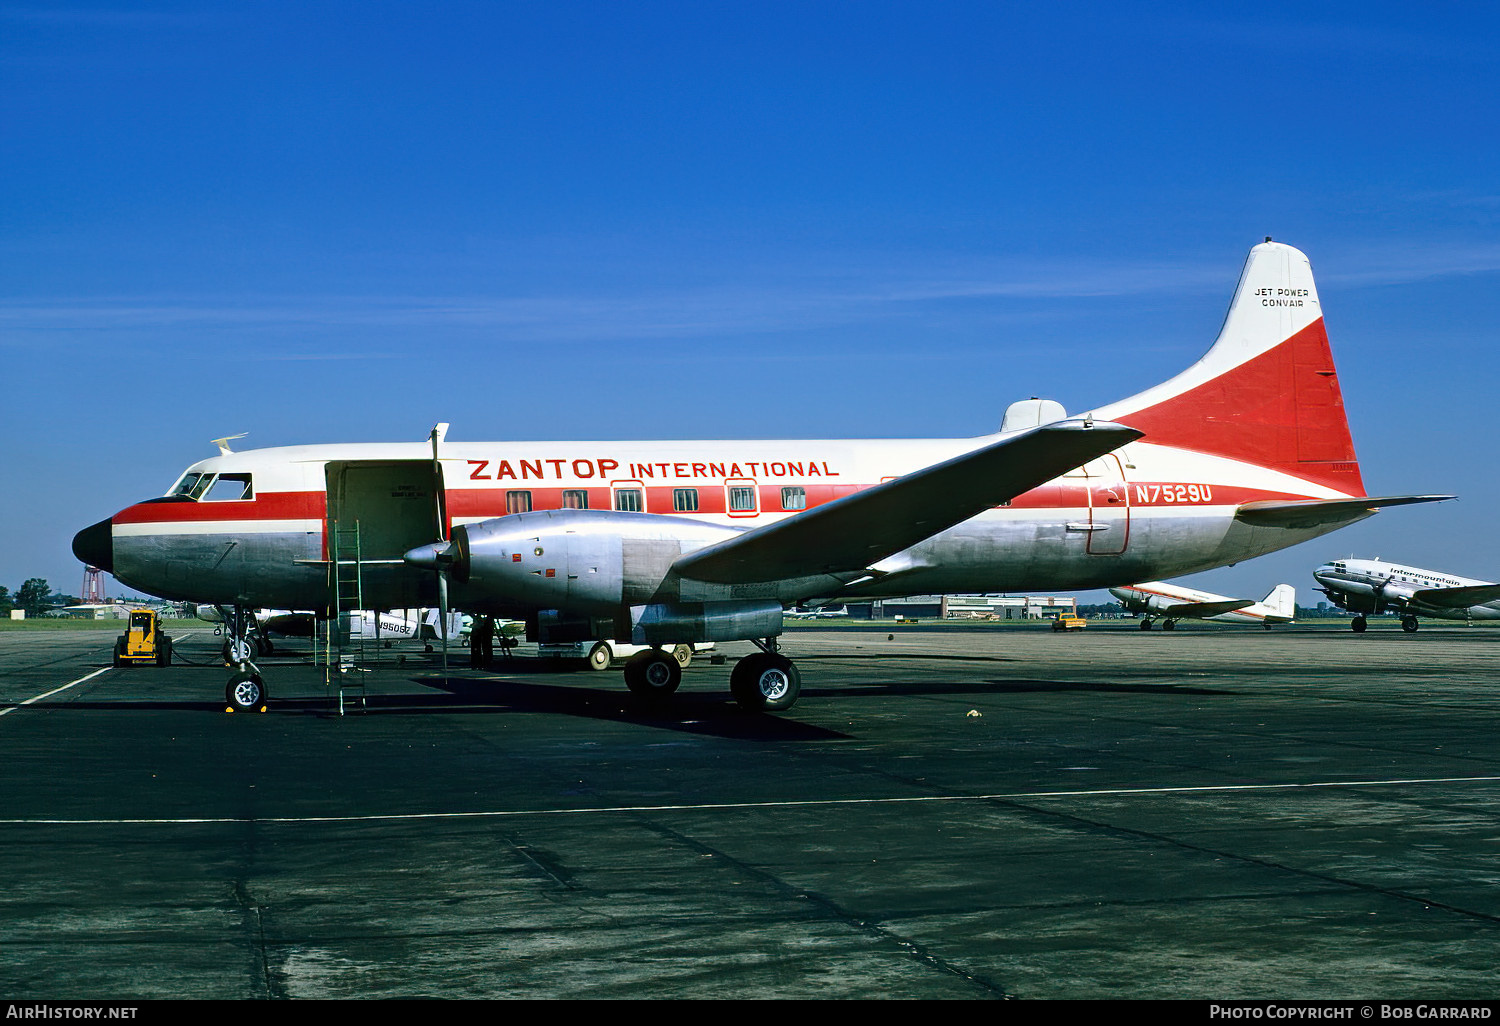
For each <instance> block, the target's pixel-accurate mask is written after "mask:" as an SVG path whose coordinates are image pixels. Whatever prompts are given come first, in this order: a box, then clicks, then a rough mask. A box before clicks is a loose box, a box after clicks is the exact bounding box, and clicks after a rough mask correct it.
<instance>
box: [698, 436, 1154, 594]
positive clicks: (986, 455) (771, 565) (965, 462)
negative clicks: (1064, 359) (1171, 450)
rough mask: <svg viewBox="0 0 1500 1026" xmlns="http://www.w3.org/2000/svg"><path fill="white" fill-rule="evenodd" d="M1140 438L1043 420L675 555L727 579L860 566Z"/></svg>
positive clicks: (706, 574)
mask: <svg viewBox="0 0 1500 1026" xmlns="http://www.w3.org/2000/svg"><path fill="white" fill-rule="evenodd" d="M1139 437H1141V432H1139V431H1136V430H1135V429H1134V428H1128V427H1125V426H1123V425H1120V424H1113V423H1110V422H1108V421H1094V420H1087V419H1074V420H1062V421H1056V422H1054V423H1052V424H1044V425H1042V426H1041V427H1037V428H1032V429H1031V430H1029V431H1023V432H1020V433H1018V434H1014V435H1011V436H1009V437H1007V438H1005V439H1003V440H1001V441H998V442H995V443H993V444H991V445H987V446H985V447H983V448H981V449H976V450H974V451H973V452H969V453H965V454H964V455H962V456H956V457H954V458H953V459H951V460H946V461H944V462H942V463H936V464H933V465H932V466H930V467H924V468H922V469H921V470H917V471H913V472H912V473H910V474H907V475H905V476H904V477H899V478H897V479H896V480H894V481H887V482H885V483H884V484H879V485H876V486H874V487H873V488H867V489H865V490H864V491H862V492H857V493H855V494H854V495H847V496H845V497H844V498H842V499H839V500H837V501H835V502H830V503H828V504H827V505H824V506H818V507H816V508H814V509H810V510H807V511H806V512H803V513H798V514H797V515H796V516H794V517H788V518H787V519H785V520H781V521H778V522H777V523H774V524H768V525H766V526H765V527H760V528H756V529H755V530H752V531H746V532H745V533H744V534H741V535H738V536H737V537H734V538H729V539H727V540H725V541H722V542H719V543H717V544H714V545H710V546H708V547H707V548H704V549H699V550H698V551H696V552H692V553H689V554H688V555H685V556H683V557H682V558H680V559H678V560H677V562H676V563H674V564H673V569H674V570H675V571H676V572H677V573H679V574H680V575H682V576H683V577H688V578H692V579H694V580H700V581H711V582H714V583H720V584H742V583H749V582H755V581H774V580H784V579H787V578H796V577H812V576H816V575H821V574H834V573H841V572H852V571H862V570H864V569H865V568H867V567H869V566H871V565H873V564H875V563H878V562H880V560H882V559H884V558H885V557H887V556H889V555H891V554H892V553H896V552H900V551H901V550H902V549H905V548H910V547H911V546H912V545H915V544H916V543H917V542H919V541H922V540H923V539H924V538H930V537H932V536H933V535H935V534H937V533H938V532H939V531H946V530H947V529H948V528H950V527H952V526H953V525H954V524H958V523H962V522H963V521H965V520H968V519H969V518H970V517H972V516H975V515H977V514H979V513H981V512H983V511H984V510H987V509H989V508H991V507H992V506H998V505H999V504H1000V503H1002V502H1007V501H1009V500H1010V499H1013V498H1015V497H1016V496H1017V495H1020V494H1022V493H1023V492H1027V491H1030V490H1031V489H1032V488H1035V487H1037V486H1038V485H1041V484H1044V483H1046V482H1048V481H1050V480H1052V479H1053V478H1054V477H1057V476H1058V475H1059V474H1066V473H1067V472H1068V471H1070V470H1073V469H1074V468H1075V467H1081V466H1082V465H1083V464H1085V463H1087V462H1088V461H1089V460H1091V459H1094V458H1096V457H1098V456H1102V455H1104V454H1105V453H1107V452H1111V451H1113V450H1114V449H1117V448H1119V447H1120V446H1122V445H1124V444H1125V443H1127V442H1131V441H1134V440H1135V439H1137V438H1139Z"/></svg>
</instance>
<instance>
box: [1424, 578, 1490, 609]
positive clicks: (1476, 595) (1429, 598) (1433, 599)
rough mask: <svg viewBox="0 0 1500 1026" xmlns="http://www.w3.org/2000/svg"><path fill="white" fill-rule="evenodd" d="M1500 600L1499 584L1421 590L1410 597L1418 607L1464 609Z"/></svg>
mask: <svg viewBox="0 0 1500 1026" xmlns="http://www.w3.org/2000/svg"><path fill="white" fill-rule="evenodd" d="M1497 599H1500V584H1471V585H1469V586H1468V587H1465V588H1423V589H1422V590H1421V591H1419V592H1417V593H1416V594H1415V595H1413V596H1412V597H1411V600H1412V601H1413V602H1415V603H1417V604H1418V605H1423V606H1437V607H1439V608H1442V609H1466V608H1468V607H1469V606H1482V605H1484V604H1485V603H1486V602H1494V601H1496V600H1497Z"/></svg>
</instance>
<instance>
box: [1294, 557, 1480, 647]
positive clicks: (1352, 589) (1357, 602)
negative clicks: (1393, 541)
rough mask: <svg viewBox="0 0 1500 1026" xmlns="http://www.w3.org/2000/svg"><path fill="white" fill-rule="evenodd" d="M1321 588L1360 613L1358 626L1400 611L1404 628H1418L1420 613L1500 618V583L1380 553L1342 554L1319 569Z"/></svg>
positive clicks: (1441, 617) (1339, 603) (1317, 578)
mask: <svg viewBox="0 0 1500 1026" xmlns="http://www.w3.org/2000/svg"><path fill="white" fill-rule="evenodd" d="M1313 579H1314V580H1315V581H1317V582H1318V584H1320V585H1322V587H1321V589H1320V590H1321V591H1322V592H1323V594H1325V595H1327V596H1328V598H1329V599H1330V600H1332V602H1333V604H1334V605H1336V606H1338V607H1339V608H1340V609H1347V610H1349V611H1350V612H1351V613H1355V614H1357V615H1356V616H1355V617H1354V619H1352V620H1350V621H1349V626H1350V628H1351V629H1353V630H1355V631H1363V630H1364V629H1365V627H1366V626H1368V625H1367V623H1366V621H1365V615H1366V614H1367V613H1397V614H1399V615H1400V617H1401V629H1402V630H1404V631H1414V630H1416V629H1417V616H1418V615H1421V616H1430V617H1436V618H1437V619H1439V620H1500V584H1495V583H1492V582H1490V581H1476V580H1471V579H1470V578H1468V577H1455V576H1454V575H1452V574H1445V573H1442V572H1441V571H1438V570H1422V569H1419V568H1417V567H1414V566H1402V565H1401V564H1399V563H1385V562H1382V561H1381V560H1379V559H1336V560H1334V561H1333V562H1331V563H1324V564H1323V565H1322V566H1320V567H1318V568H1317V569H1316V570H1314V571H1313Z"/></svg>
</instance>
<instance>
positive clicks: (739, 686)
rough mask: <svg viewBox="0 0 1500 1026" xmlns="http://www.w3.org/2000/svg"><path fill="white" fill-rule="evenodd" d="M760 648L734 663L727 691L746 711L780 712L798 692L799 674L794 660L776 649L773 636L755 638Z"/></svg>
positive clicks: (790, 702) (799, 692)
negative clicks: (763, 638)
mask: <svg viewBox="0 0 1500 1026" xmlns="http://www.w3.org/2000/svg"><path fill="white" fill-rule="evenodd" d="M754 644H755V646H756V647H757V648H759V649H760V651H759V652H752V653H750V654H749V655H747V656H746V657H745V658H743V659H741V660H740V661H739V662H737V663H735V664H734V670H733V671H731V672H730V674H729V693H730V694H732V695H733V696H734V700H735V701H736V702H738V703H739V704H740V706H741V708H743V709H746V710H748V711H750V712H784V711H785V710H787V709H790V708H791V707H792V706H793V705H795V704H796V703H797V696H798V695H800V694H801V693H802V674H800V673H798V672H797V664H796V663H794V662H792V661H791V660H790V659H788V658H787V657H786V656H784V655H782V654H781V653H780V652H779V651H777V644H776V639H775V638H767V639H766V640H765V641H759V640H755V641H754Z"/></svg>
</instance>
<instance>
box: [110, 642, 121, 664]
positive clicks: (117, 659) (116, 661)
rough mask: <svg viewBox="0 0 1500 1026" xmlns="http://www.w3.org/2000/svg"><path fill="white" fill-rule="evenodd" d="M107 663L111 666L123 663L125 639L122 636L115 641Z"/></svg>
mask: <svg viewBox="0 0 1500 1026" xmlns="http://www.w3.org/2000/svg"><path fill="white" fill-rule="evenodd" d="M109 664H110V665H111V666H124V665H125V639H124V638H123V637H122V638H119V639H117V640H116V641H115V651H114V655H113V656H112V657H111V658H110V661H109Z"/></svg>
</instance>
